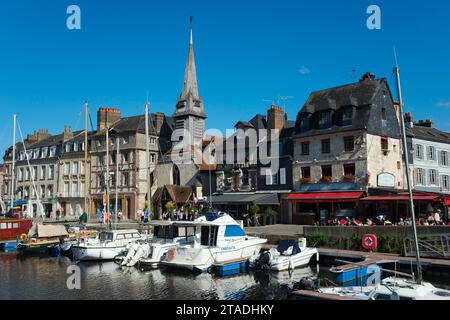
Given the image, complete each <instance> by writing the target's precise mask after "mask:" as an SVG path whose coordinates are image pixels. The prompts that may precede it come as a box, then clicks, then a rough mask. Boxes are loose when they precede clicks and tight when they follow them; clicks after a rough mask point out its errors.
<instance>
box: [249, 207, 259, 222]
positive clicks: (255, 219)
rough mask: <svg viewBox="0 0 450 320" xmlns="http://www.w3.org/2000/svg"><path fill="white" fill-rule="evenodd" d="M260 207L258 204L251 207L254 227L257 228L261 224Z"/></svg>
mask: <svg viewBox="0 0 450 320" xmlns="http://www.w3.org/2000/svg"><path fill="white" fill-rule="evenodd" d="M259 210H260V209H259V206H258V205H257V204H254V205H252V206H251V207H250V212H251V213H252V215H253V221H254V222H253V223H254V226H255V227H256V226H257V225H258V224H259V223H258V218H257V216H256V215H257V214H258V213H259Z"/></svg>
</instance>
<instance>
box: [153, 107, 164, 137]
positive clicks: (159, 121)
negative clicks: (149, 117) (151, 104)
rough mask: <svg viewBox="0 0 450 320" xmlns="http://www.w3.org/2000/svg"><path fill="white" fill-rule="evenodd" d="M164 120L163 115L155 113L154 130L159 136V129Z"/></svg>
mask: <svg viewBox="0 0 450 320" xmlns="http://www.w3.org/2000/svg"><path fill="white" fill-rule="evenodd" d="M164 118H165V115H164V113H162V112H157V113H156V114H155V129H156V133H157V134H159V133H160V131H161V128H162V126H163V124H164Z"/></svg>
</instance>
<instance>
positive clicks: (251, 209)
mask: <svg viewBox="0 0 450 320" xmlns="http://www.w3.org/2000/svg"><path fill="white" fill-rule="evenodd" d="M259 210H260V208H259V206H258V205H257V204H254V205H252V206H251V207H250V212H251V213H253V214H257V213H258V212H259Z"/></svg>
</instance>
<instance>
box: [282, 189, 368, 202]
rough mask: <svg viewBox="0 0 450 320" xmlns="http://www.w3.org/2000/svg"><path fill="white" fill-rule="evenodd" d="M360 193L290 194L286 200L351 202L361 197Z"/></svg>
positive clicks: (361, 193)
mask: <svg viewBox="0 0 450 320" xmlns="http://www.w3.org/2000/svg"><path fill="white" fill-rule="evenodd" d="M363 194H364V192H362V191H351V192H313V193H291V194H290V195H288V200H292V201H302V202H353V201H356V200H358V199H359V198H361V197H362V196H363Z"/></svg>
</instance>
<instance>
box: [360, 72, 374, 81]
mask: <svg viewBox="0 0 450 320" xmlns="http://www.w3.org/2000/svg"><path fill="white" fill-rule="evenodd" d="M371 80H375V74H373V73H372V72H366V73H364V74H363V76H362V78H361V79H360V80H359V82H366V81H371Z"/></svg>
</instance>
